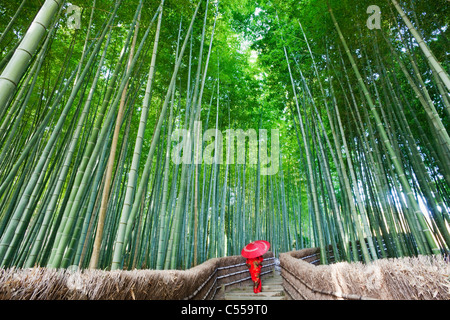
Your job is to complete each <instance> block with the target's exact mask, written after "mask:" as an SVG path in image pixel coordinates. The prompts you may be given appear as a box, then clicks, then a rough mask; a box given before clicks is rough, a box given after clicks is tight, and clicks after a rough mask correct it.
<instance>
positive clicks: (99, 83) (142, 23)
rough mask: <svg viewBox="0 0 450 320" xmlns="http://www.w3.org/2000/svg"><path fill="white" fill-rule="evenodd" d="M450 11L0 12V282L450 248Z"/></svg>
mask: <svg viewBox="0 0 450 320" xmlns="http://www.w3.org/2000/svg"><path fill="white" fill-rule="evenodd" d="M449 9H450V2H449V1H447V0H433V1H429V0H370V1H369V0H361V1H348V0H341V1H338V0H127V1H125V0H71V1H65V0H17V1H6V0H2V1H0V72H1V76H0V266H1V268H11V267H16V268H32V267H45V268H49V269H60V268H69V267H71V266H77V267H79V268H81V269H101V270H108V271H113V270H134V269H159V270H163V269H171V270H172V269H178V270H186V269H189V268H193V267H195V266H197V265H199V264H202V263H204V262H205V261H207V260H209V259H212V258H218V257H226V256H233V255H239V254H240V253H241V250H242V248H243V247H244V246H245V245H246V244H247V243H249V242H251V241H254V240H258V239H264V240H267V241H268V242H270V244H271V251H272V252H273V253H274V254H275V255H278V254H280V253H283V252H289V251H292V250H300V249H304V248H316V247H317V248H320V262H321V264H329V263H331V260H330V257H331V256H333V261H342V262H348V263H351V262H356V261H360V262H361V263H369V262H373V261H375V260H378V259H386V258H401V257H414V256H419V255H425V256H427V255H428V256H431V255H442V256H444V257H445V256H448V252H449V248H450V216H449V212H450V137H449V127H450V77H449V72H450V65H449V57H450V43H449V41H450V39H449V32H450V30H449V24H450V15H449V14H448V13H449V12H450V10H449Z"/></svg>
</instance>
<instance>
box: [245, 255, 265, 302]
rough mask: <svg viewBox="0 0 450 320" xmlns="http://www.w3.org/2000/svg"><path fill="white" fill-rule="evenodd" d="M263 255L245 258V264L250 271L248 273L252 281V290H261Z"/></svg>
mask: <svg viewBox="0 0 450 320" xmlns="http://www.w3.org/2000/svg"><path fill="white" fill-rule="evenodd" d="M262 262H263V257H262V256H259V257H256V258H247V262H246V265H247V267H248V269H249V271H250V275H251V277H252V281H253V292H254V293H258V292H261V278H260V274H261V267H262Z"/></svg>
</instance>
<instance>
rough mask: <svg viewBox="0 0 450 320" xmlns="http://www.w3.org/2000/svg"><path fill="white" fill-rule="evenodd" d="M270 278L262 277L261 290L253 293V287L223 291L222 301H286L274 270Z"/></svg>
mask: <svg viewBox="0 0 450 320" xmlns="http://www.w3.org/2000/svg"><path fill="white" fill-rule="evenodd" d="M272 274H273V275H271V276H266V277H264V276H263V277H262V290H261V292H260V293H256V294H255V293H254V292H253V285H252V284H251V283H249V284H248V285H247V286H242V287H237V288H232V289H229V290H226V291H225V294H224V300H287V299H286V295H285V293H284V289H283V280H282V278H281V275H280V273H279V272H278V271H277V270H275V271H274V272H273V273H272Z"/></svg>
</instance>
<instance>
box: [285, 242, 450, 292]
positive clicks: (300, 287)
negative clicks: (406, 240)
mask: <svg viewBox="0 0 450 320" xmlns="http://www.w3.org/2000/svg"><path fill="white" fill-rule="evenodd" d="M319 251H320V250H319V248H312V249H304V250H300V251H292V252H287V253H282V254H280V266H281V276H282V278H283V286H284V289H285V292H286V293H287V294H288V297H290V298H291V299H295V300H304V299H305V300H323V299H325V300H330V299H332V300H335V299H342V300H373V299H377V300H433V299H436V300H449V299H450V264H449V263H448V261H445V260H444V259H443V258H442V257H440V256H418V257H406V258H399V259H380V260H377V261H374V262H372V263H370V264H363V263H359V262H357V263H347V262H339V263H333V264H330V265H320V258H319Z"/></svg>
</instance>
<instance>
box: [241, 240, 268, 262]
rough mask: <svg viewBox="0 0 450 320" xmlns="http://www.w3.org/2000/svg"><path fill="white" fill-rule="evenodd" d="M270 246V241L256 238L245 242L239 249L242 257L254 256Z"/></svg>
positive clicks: (265, 250)
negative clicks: (247, 242)
mask: <svg viewBox="0 0 450 320" xmlns="http://www.w3.org/2000/svg"><path fill="white" fill-rule="evenodd" d="M269 248H270V243H269V242H267V241H265V240H256V241H253V242H250V243H249V244H247V245H246V246H245V247H244V248H243V249H242V251H241V255H242V256H243V257H244V258H256V257H259V256H262V255H263V254H264V253H266V252H267V251H268V250H269Z"/></svg>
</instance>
